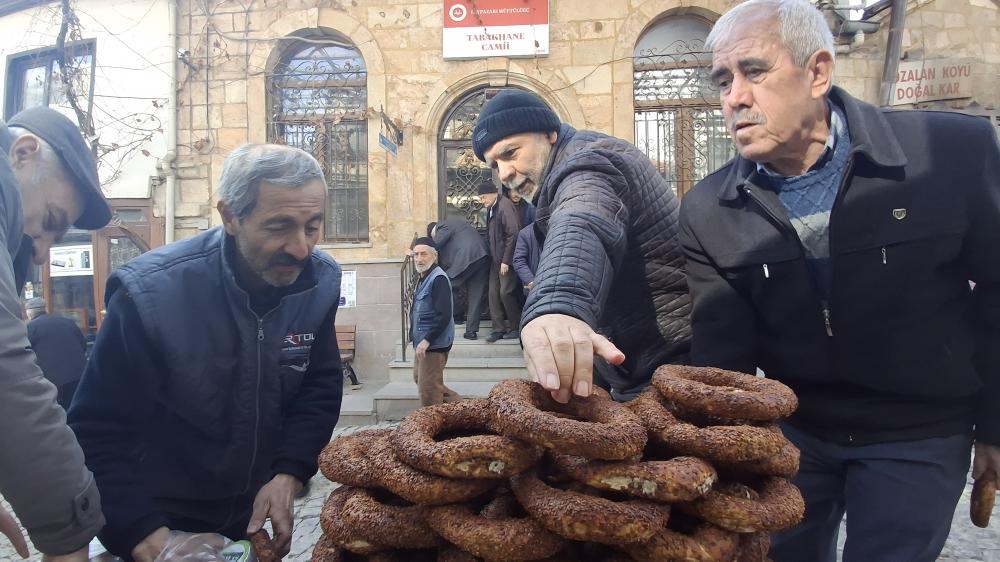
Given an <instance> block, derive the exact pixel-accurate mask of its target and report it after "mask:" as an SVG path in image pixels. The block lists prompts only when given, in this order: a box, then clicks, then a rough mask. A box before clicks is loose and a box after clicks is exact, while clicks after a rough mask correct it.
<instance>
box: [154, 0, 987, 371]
mask: <svg viewBox="0 0 1000 562" xmlns="http://www.w3.org/2000/svg"><path fill="white" fill-rule="evenodd" d="M206 3H207V5H208V6H209V8H208V12H206V10H205V8H204V6H205V5H206ZM732 3H733V2H731V1H729V0H601V1H600V2H581V1H577V0H550V6H551V10H550V40H551V41H550V54H549V56H547V57H540V58H528V59H507V58H493V59H480V60H470V61H446V60H444V59H443V58H442V55H441V50H442V49H441V40H442V38H441V36H442V31H441V27H442V2H441V1H440V0H434V1H427V2H417V1H411V2H407V1H405V0H402V1H401V0H256V1H255V2H251V3H249V4H247V7H245V6H244V3H241V2H239V1H236V0H208V1H207V2H204V1H203V0H180V15H179V18H178V34H179V43H180V48H181V50H183V51H186V52H187V54H186V55H185V57H184V60H182V61H181V62H179V63H178V77H179V84H178V91H179V108H178V142H179V144H180V148H179V150H178V160H177V168H178V177H179V182H178V200H177V214H178V216H179V218H178V221H177V224H178V230H177V237H178V238H181V237H185V236H190V235H193V234H196V233H197V232H198V231H199V230H201V229H204V228H207V227H209V226H211V225H214V224H217V223H218V215H217V213H216V212H215V211H214V199H213V196H212V191H213V189H214V187H215V185H216V183H217V181H218V178H219V175H220V173H221V171H222V162H223V158H224V156H225V154H227V153H228V152H229V151H230V150H231V149H233V148H234V147H235V146H237V145H239V144H241V143H244V142H264V141H265V140H266V131H265V122H266V115H267V110H266V106H265V103H266V99H265V97H266V96H265V83H266V73H267V71H268V70H270V68H271V67H272V66H273V64H274V59H275V56H274V52H275V47H276V45H277V39H279V38H281V37H285V36H288V35H289V34H291V33H293V32H296V31H300V30H303V29H311V28H317V27H322V28H328V29H331V30H335V31H337V32H339V33H341V34H343V35H345V36H346V37H348V38H349V39H350V40H351V41H352V42H353V43H354V44H355V45H356V46H357V48H358V49H359V51H360V52H361V54H362V55H363V56H364V59H365V63H366V65H367V68H368V106H369V107H370V108H372V109H373V110H379V109H382V110H384V112H385V113H386V114H387V115H388V116H389V117H391V118H392V119H393V120H394V121H395V122H396V123H397V124H399V125H400V126H401V127H402V129H403V133H404V144H403V145H402V146H401V147H400V148H399V151H398V154H397V155H396V156H392V155H389V154H388V153H387V152H386V151H384V150H383V149H382V148H380V147H379V145H378V133H379V128H380V127H379V123H380V118H379V117H378V115H377V113H376V112H374V111H373V112H372V117H371V118H370V119H369V126H368V135H369V138H368V141H369V142H368V170H369V171H368V178H369V217H370V218H369V221H370V229H369V230H370V236H369V241H368V243H366V244H360V245H327V246H323V248H324V249H326V250H328V251H330V252H331V253H332V254H333V255H334V256H335V257H336V258H337V259H338V260H340V261H341V262H342V263H349V264H357V269H358V270H359V271H362V270H364V271H366V273H364V275H369V276H370V279H371V280H373V282H372V283H359V299H366V300H365V302H367V304H365V305H364V307H367V306H371V307H376V308H370V309H369V308H364V307H359V309H357V310H355V311H350V312H348V311H345V312H344V313H343V314H342V315H341V320H345V319H348V318H356V322H357V323H358V324H359V330H360V334H359V347H361V348H367V347H368V346H369V344H368V343H366V341H367V339H371V345H373V346H374V347H375V348H377V351H376V352H375V355H373V356H371V357H368V358H366V359H363V360H361V362H360V364H359V373H361V371H369V370H371V369H376V368H377V367H376V363H377V362H378V361H382V359H384V358H386V361H387V360H388V359H387V357H388V356H391V351H387V350H386V349H382V348H383V347H386V346H388V348H387V349H391V344H392V341H390V340H392V339H393V338H394V337H396V336H394V335H393V334H392V332H394V331H395V330H396V328H395V326H394V325H393V326H390V324H392V322H390V320H389V317H390V316H393V318H396V317H398V285H395V284H396V283H398V281H397V279H398V262H397V263H396V265H394V266H392V268H395V270H394V271H388V269H392V268H389V267H388V266H387V265H385V264H386V263H387V261H391V260H398V259H400V258H401V257H402V255H403V254H404V253H405V251H406V249H407V246H408V244H409V242H410V240H411V239H412V238H413V236H414V234H415V233H417V232H423V231H424V225H425V224H426V223H427V222H429V221H431V220H436V219H437V216H438V209H437V205H438V185H437V184H438V175H437V174H438V170H437V162H438V155H437V146H438V144H437V143H438V139H437V135H438V130H439V127H440V126H441V122H442V120H443V119H444V117H445V114H446V113H447V111H448V109H449V108H450V107H451V106H452V104H453V103H455V102H456V101H457V100H459V99H460V98H461V97H462V96H463V95H464V94H465V93H467V92H468V91H470V90H472V89H475V88H477V87H481V86H484V85H491V86H507V85H515V86H521V87H524V88H527V89H530V90H533V91H535V92H537V93H538V94H539V95H541V96H542V97H543V98H544V99H545V100H546V101H547V102H548V103H549V104H550V106H551V107H553V109H555V110H556V112H557V113H559V115H560V117H561V118H562V119H563V120H564V121H566V122H569V123H571V124H573V125H574V126H577V127H579V128H588V129H595V130H599V131H604V132H608V133H610V134H613V135H616V136H619V137H622V138H625V139H629V140H631V139H633V137H634V123H633V98H632V96H633V87H632V83H633V82H632V81H633V69H632V61H631V56H632V52H633V48H634V46H635V43H636V41H637V39H638V38H639V36H640V35H641V34H642V32H643V31H644V30H645V29H646V28H647V27H648V26H649V25H650V24H651V23H653V22H654V21H656V20H657V19H658V18H660V17H663V16H665V15H671V14H689V13H691V14H698V15H701V16H703V17H705V18H707V19H709V20H714V19H716V18H717V17H718V14H720V13H722V12H724V11H725V10H726V9H727V7H728V6H730V5H731V4H732ZM882 17H883V18H884V21H883V22H882V24H883V27H882V30H881V31H879V32H878V33H876V34H873V35H871V36H868V37H867V38H866V40H865V42H864V43H863V44H861V45H860V46H859V47H856V48H850V49H846V48H845V50H846V51H847V52H842V53H840V54H838V63H837V74H836V81H837V83H838V84H840V85H842V86H844V87H845V88H847V90H848V91H850V92H852V93H853V94H855V95H857V96H858V97H861V98H862V99H865V100H867V101H872V102H875V101H877V98H878V90H879V84H880V78H881V74H882V64H883V59H884V49H885V41H886V35H887V33H886V28H887V27H888V12H885V13H884V14H883V15H882ZM903 49H904V52H906V53H907V54H908V56H910V57H911V58H925V57H926V58H930V57H974V58H976V59H977V61H978V62H977V63H976V66H975V74H976V77H975V85H974V92H975V98H974V99H973V100H963V101H961V102H957V103H956V102H947V103H944V104H941V103H938V104H933V105H945V106H950V107H966V106H969V105H970V104H971V105H972V107H974V108H976V107H978V108H987V109H995V108H996V105H997V102H998V96H1000V87H997V86H998V84H997V76H998V75H1000V20H998V5H997V0H921V1H919V2H913V3H911V5H910V6H909V12H908V17H907V30H906V32H905V33H904V36H903ZM156 203H157V207H158V209H159V210H161V211H162V208H163V193H162V189H161V190H159V191H158V192H157V194H156ZM365 264H370V265H365ZM363 278H364V277H363ZM390 286H391V287H390ZM369 292H371V294H368V293H369ZM387 299H388V300H387ZM369 301H370V302H369ZM390 305H394V306H395V311H396V312H395V313H394V314H389V308H391V306H390ZM369 312H372V313H369ZM375 312H377V313H375ZM393 322H397V323H398V318H397V319H396V320H394V321H393ZM365 353H367V352H365ZM383 356H385V357H383ZM369 362H370V363H369ZM362 376H365V375H364V374H362Z"/></svg>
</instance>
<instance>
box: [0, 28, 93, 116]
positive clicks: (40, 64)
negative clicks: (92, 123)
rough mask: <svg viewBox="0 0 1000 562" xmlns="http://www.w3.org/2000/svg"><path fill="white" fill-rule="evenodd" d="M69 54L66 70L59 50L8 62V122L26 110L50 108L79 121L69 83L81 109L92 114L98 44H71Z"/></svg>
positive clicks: (5, 109) (33, 53)
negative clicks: (96, 45)
mask: <svg viewBox="0 0 1000 562" xmlns="http://www.w3.org/2000/svg"><path fill="white" fill-rule="evenodd" d="M65 53H66V59H65V60H66V61H68V64H67V65H66V66H65V68H63V63H62V59H61V58H60V57H59V51H58V50H57V49H53V48H48V49H40V50H36V51H30V52H26V53H20V54H16V55H13V56H12V57H10V58H9V59H7V60H8V62H7V82H6V91H5V96H4V117H5V118H6V119H10V118H11V117H12V116H13V115H14V114H16V113H17V112H18V111H21V110H22V109H28V108H31V107H38V106H48V107H52V108H53V109H56V110H58V111H60V112H62V113H65V114H66V115H67V116H68V117H70V118H71V119H73V121H76V113H75V111H74V110H73V108H72V106H71V105H70V102H69V100H68V99H67V97H66V83H67V82H68V83H69V84H70V85H71V86H72V89H73V92H74V93H75V94H76V98H77V103H78V104H79V105H80V108H81V109H83V110H84V111H86V112H87V113H88V114H89V113H90V110H91V103H92V101H93V90H94V42H93V41H83V42H77V43H72V44H69V45H67V46H66V48H65ZM64 75H65V76H64Z"/></svg>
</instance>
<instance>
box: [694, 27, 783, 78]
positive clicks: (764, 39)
mask: <svg viewBox="0 0 1000 562" xmlns="http://www.w3.org/2000/svg"><path fill="white" fill-rule="evenodd" d="M784 51H787V49H785V47H784V45H782V44H781V38H780V37H778V35H777V33H776V32H768V31H750V30H748V31H747V32H745V33H734V34H733V35H732V36H731V37H730V38H728V39H727V40H726V41H724V42H719V44H717V45H715V47H714V48H713V49H712V68H711V76H712V77H713V78H714V77H716V76H717V75H718V74H719V73H722V72H726V73H728V72H730V71H732V69H735V68H739V67H741V66H746V65H748V64H750V63H753V64H756V65H760V64H762V61H769V60H771V59H774V58H776V57H777V56H779V55H780V53H782V52H784Z"/></svg>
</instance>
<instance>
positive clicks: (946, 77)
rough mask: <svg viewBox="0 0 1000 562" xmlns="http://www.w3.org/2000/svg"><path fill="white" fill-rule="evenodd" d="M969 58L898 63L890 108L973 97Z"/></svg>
mask: <svg viewBox="0 0 1000 562" xmlns="http://www.w3.org/2000/svg"><path fill="white" fill-rule="evenodd" d="M972 63H973V60H972V59H929V60H918V61H900V63H899V70H897V71H896V82H895V83H894V84H893V85H892V100H891V104H892V105H903V104H908V103H920V102H925V101H934V100H950V99H956V98H968V97H972Z"/></svg>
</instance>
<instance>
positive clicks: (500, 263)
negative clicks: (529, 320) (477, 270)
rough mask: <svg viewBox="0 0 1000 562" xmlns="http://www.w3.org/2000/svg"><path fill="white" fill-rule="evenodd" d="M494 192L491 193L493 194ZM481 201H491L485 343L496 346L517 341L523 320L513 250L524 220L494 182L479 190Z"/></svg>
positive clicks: (481, 186) (484, 185) (488, 211)
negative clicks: (499, 342) (501, 341)
mask: <svg viewBox="0 0 1000 562" xmlns="http://www.w3.org/2000/svg"><path fill="white" fill-rule="evenodd" d="M490 190H492V192H491V191H490ZM479 193H480V197H481V198H482V197H487V198H488V199H492V200H493V202H492V203H491V204H487V203H485V202H484V205H486V207H487V214H486V217H487V224H488V230H489V241H490V257H491V260H490V261H491V264H490V293H489V295H490V320H492V321H493V331H492V332H490V335H488V336H486V341H487V342H489V343H493V342H495V341H497V340H499V339H501V338H503V339H508V340H513V339H517V338H518V323H519V322H520V320H521V300H520V298H519V296H518V295H519V294H520V292H521V284H520V280H519V279H518V277H517V274H516V273H514V267H513V264H514V247H515V246H516V245H517V233H518V231H520V230H521V216H520V213H518V212H517V207H515V206H514V203H513V202H512V201H511V200H510V198H509V197H507V196H505V195H501V194H499V192H498V191H497V187H496V186H495V185H493V183H492V182H483V183H482V184H480V186H479Z"/></svg>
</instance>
